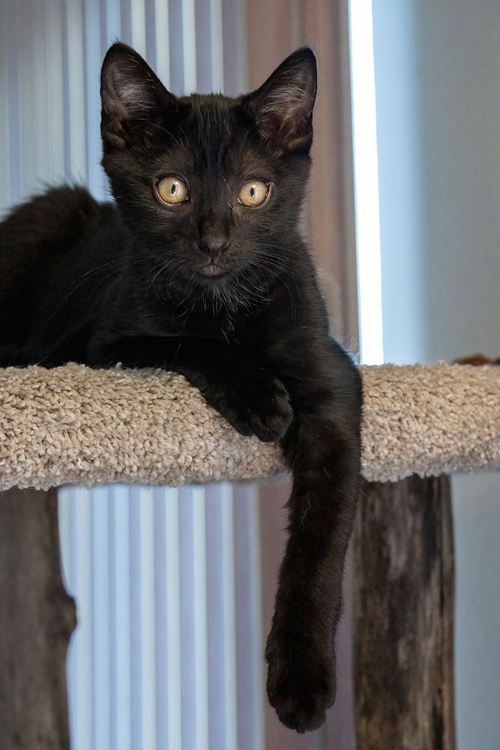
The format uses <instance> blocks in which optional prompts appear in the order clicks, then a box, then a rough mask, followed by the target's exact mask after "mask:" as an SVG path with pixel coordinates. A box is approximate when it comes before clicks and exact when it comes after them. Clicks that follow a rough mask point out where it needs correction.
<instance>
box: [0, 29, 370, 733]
mask: <svg viewBox="0 0 500 750" xmlns="http://www.w3.org/2000/svg"><path fill="white" fill-rule="evenodd" d="M101 93H102V101H103V114H102V136H103V150H104V157H103V165H104V168H105V170H106V172H107V173H108V175H109V179H110V183H111V187H112V192H113V195H114V198H115V199H116V205H112V204H107V205H102V204H98V203H96V202H95V201H94V200H93V198H92V197H91V196H90V195H89V194H88V193H87V192H86V191H85V190H83V189H72V188H68V187H61V188H57V189H54V190H50V191H49V192H48V193H46V194H45V195H43V196H41V197H38V198H35V199H34V200H32V201H31V202H30V203H27V204H25V205H23V206H20V207H19V208H17V209H15V210H14V211H13V212H12V213H11V214H10V216H9V217H8V218H7V219H6V220H5V221H4V222H3V224H1V225H0V364H2V365H4V366H5V365H9V364H14V365H18V366H23V365H28V364H32V363H39V364H42V365H45V366H47V367H52V366H55V365H59V364H63V363H65V362H68V361H70V360H72V361H77V362H82V363H85V364H88V365H91V366H94V367H102V366H104V367H107V366H111V365H113V364H115V363H116V362H118V361H119V362H122V363H123V365H124V366H127V367H144V366H159V367H164V368H167V369H173V370H175V371H177V372H180V373H182V374H183V375H185V376H186V377H187V379H188V380H189V381H190V382H191V383H192V384H193V385H195V386H196V387H198V388H199V389H200V391H201V392H202V394H203V395H204V397H205V398H206V400H207V401H208V402H209V403H210V404H212V406H214V407H215V408H216V409H218V410H219V411H220V412H221V414H223V415H224V416H225V417H226V418H227V419H228V420H229V422H230V423H231V424H232V425H234V427H235V428H236V429H237V430H239V431H240V432H241V433H243V434H245V435H249V434H252V433H253V434H256V435H257V436H258V437H259V438H260V439H261V440H280V441H281V444H282V446H283V449H284V453H285V457H286V461H287V463H288V465H289V466H290V468H291V470H292V472H293V492H292V496H291V498H290V503H289V531H290V535H289V540H288V545H287V549H286V553H285V557H284V560H283V564H282V567H281V572H280V580H279V589H278V593H277V598H276V611H275V614H274V619H273V625H272V629H271V633H270V635H269V639H268V643H267V649H266V659H267V662H268V665H269V671H268V680H267V688H268V695H269V699H270V701H271V703H272V705H273V706H274V708H275V709H276V711H277V713H278V716H279V718H280V720H281V721H282V722H283V723H284V724H286V726H288V727H291V728H293V729H296V730H297V731H299V732H303V731H306V730H312V729H315V728H316V727H318V726H320V724H321V723H322V722H323V721H324V714H325V709H326V708H327V707H328V706H330V705H331V704H332V702H333V700H334V696H335V653H334V634H335V630H336V626H337V622H338V619H339V615H340V610H341V585H342V569H343V563H344V556H345V552H346V548H347V543H348V539H349V535H350V532H351V527H352V522H353V516H354V511H355V506H356V499H357V494H358V485H359V475H360V474H359V472H360V419H361V382H360V377H359V374H358V372H357V370H356V368H355V367H354V365H353V363H352V361H351V359H350V357H349V356H348V355H347V354H346V353H345V352H344V350H343V349H342V348H341V347H340V345H339V344H337V343H336V342H334V341H333V340H332V339H331V338H329V334H328V320H327V313H326V309H325V305H324V302H323V299H322V297H321V295H320V292H319V290H318V284H317V279H316V275H315V270H314V266H313V263H312V260H311V257H310V255H309V252H308V250H307V248H306V246H305V244H304V242H303V240H302V238H301V236H300V233H299V228H298V224H299V216H300V211H301V205H302V201H303V198H304V190H305V186H306V181H307V177H308V173H309V167H310V157H309V151H310V146H311V142H312V108H313V104H314V98H315V93H316V64H315V59H314V56H313V54H312V52H311V51H310V50H309V49H301V50H298V51H297V52H296V53H294V54H293V55H291V56H290V57H289V58H287V60H285V62H284V63H282V65H281V66H280V67H279V68H278V69H277V71H275V73H274V74H273V75H272V76H271V77H270V78H269V79H268V81H266V83H265V84H264V85H263V86H262V87H261V88H260V89H259V90H258V91H256V92H254V93H253V94H249V95H246V96H242V97H240V98H238V99H229V98H226V97H224V96H221V95H209V96H198V95H193V96H190V97H184V98H176V97H174V96H173V95H171V94H170V93H169V92H167V90H166V89H165V88H164V87H163V86H162V84H161V83H160V82H159V80H158V79H157V78H156V76H155V75H154V73H153V72H152V71H151V69H150V68H149V67H148V66H147V65H146V63H145V62H144V61H143V60H142V58H140V57H139V55H137V54H136V53H135V52H134V51H133V50H131V49H130V48H128V47H126V46H125V45H121V44H115V45H113V47H111V49H110V50H109V51H108V54H107V55H106V58H105V61H104V64H103V71H102V86H101ZM167 175H175V176H176V177H177V178H180V179H182V180H183V181H184V183H185V184H186V185H187V187H188V190H189V200H187V201H185V202H183V203H181V204H179V205H176V206H166V205H163V204H162V203H161V201H160V200H159V199H158V198H157V197H155V185H156V184H157V182H158V180H159V179H161V178H162V177H165V176H167ZM249 180H260V181H262V182H263V183H265V184H266V185H268V186H269V191H270V192H269V196H268V198H267V200H266V202H265V203H264V204H263V205H262V206H260V207H259V208H248V207H246V206H244V205H242V204H241V203H240V202H239V201H238V194H239V191H240V189H241V187H242V185H243V184H244V183H245V182H248V181H249ZM208 266H210V269H209V270H208V271H207V270H206V269H207V268H208ZM212 272H213V273H212ZM210 273H212V275H207V274H210Z"/></svg>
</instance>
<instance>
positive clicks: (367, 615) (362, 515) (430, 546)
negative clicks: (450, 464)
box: [354, 477, 455, 750]
mask: <svg viewBox="0 0 500 750" xmlns="http://www.w3.org/2000/svg"><path fill="white" fill-rule="evenodd" d="M354 548H355V552H354V556H355V573H354V579H355V581H354V587H355V592H354V622H355V629H356V632H355V691H356V733H357V742H358V747H359V748H360V750H387V749H388V748H391V749H392V748H394V750H396V748H397V750H415V749H416V748H418V750H455V719H454V692H453V688H454V685H453V608H454V561H453V531H452V517H451V497H450V481H449V479H448V478H447V477H439V478H429V479H421V478H418V477H410V478H409V479H405V480H403V481H401V482H397V483H394V484H377V483H373V484H365V486H364V492H363V495H362V501H361V504H360V509H359V514H358V517H357V521H356V526H355V532H354Z"/></svg>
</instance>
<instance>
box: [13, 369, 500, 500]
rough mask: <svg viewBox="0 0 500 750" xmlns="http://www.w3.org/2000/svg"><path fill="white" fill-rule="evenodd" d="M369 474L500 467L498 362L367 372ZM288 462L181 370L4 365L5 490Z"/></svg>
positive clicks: (265, 472) (265, 471) (180, 478)
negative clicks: (244, 432)
mask: <svg viewBox="0 0 500 750" xmlns="http://www.w3.org/2000/svg"><path fill="white" fill-rule="evenodd" d="M362 372H363V381H364V389H365V412H364V428H363V472H364V475H365V477H366V478H367V479H368V480H378V481H387V480H396V479H400V478H403V477H405V476H408V475H410V474H413V473H416V474H420V475H422V476H425V475H437V474H441V473H451V472H457V471H458V472H465V471H473V470H479V469H485V468H498V467H500V368H499V367H494V366H488V365H487V366H484V367H473V366H470V365H447V364H444V363H438V364H436V365H432V366H422V365H411V366H405V367H397V366H393V365H383V366H381V367H364V368H362ZM282 469H283V465H282V461H281V455H280V451H279V449H278V448H277V446H275V445H269V444H264V443H261V442H260V441H259V440H257V439H256V438H244V437H242V436H241V435H239V434H238V433H236V432H235V431H234V430H233V429H232V428H231V427H230V426H229V425H228V424H227V422H225V420H224V419H223V418H222V417H221V416H220V415H219V414H217V413H216V412H215V411H214V410H213V409H211V408H210V407H208V406H207V405H206V404H205V402H204V400H203V398H202V397H201V396H200V394H199V393H198V391H196V390H195V389H194V388H192V387H191V386H189V385H188V384H187V382H186V381H185V380H184V378H182V377H181V376H179V375H173V374H171V373H166V372H159V371H154V372H153V371H147V370H127V371H121V370H90V369H88V368H86V367H82V366H80V365H66V366H65V367H59V368H55V369H53V370H45V369H43V368H41V367H28V368H25V369H15V368H6V369H3V370H2V369H0V490H4V489H8V488H9V487H13V486H18V487H36V488H40V489H44V488H48V487H51V486H58V485H61V484H84V485H87V486H94V485H97V484H105V483H110V482H126V483H141V484H150V485H170V486H178V485H181V484H187V483H193V482H208V481H213V480H218V479H237V478H238V479H247V478H251V477H255V478H259V477H266V476H270V475H273V474H276V473H277V472H279V471H280V470H282Z"/></svg>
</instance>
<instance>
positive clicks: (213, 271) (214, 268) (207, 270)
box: [200, 261, 227, 278]
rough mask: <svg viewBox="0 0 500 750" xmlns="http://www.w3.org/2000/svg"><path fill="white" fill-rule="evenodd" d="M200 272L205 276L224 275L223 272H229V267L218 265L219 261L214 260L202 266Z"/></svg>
mask: <svg viewBox="0 0 500 750" xmlns="http://www.w3.org/2000/svg"><path fill="white" fill-rule="evenodd" d="M200 273H201V274H203V276H208V277H209V278H213V277H215V276H222V274H224V273H227V269H226V268H222V266H219V265H217V263H214V262H213V261H210V262H209V263H206V264H205V265H204V266H202V267H201V268H200Z"/></svg>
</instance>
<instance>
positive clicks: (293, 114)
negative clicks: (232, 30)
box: [243, 47, 317, 151]
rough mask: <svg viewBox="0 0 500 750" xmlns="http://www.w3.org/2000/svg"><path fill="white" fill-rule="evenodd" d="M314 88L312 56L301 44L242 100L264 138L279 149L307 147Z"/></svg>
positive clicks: (314, 78)
mask: <svg viewBox="0 0 500 750" xmlns="http://www.w3.org/2000/svg"><path fill="white" fill-rule="evenodd" d="M316 90H317V69H316V58H315V56H314V53H313V51H312V50H311V49H310V48H309V47H302V48H301V49H298V50H297V51H296V52H294V53H293V54H291V55H290V56H289V57H287V58H286V60H284V61H283V62H282V63H281V65H280V66H279V67H278V68H277V69H276V70H275V71H274V73H272V75H271V76H270V77H269V78H268V79H267V81H266V82H265V83H264V84H263V85H262V86H261V87H260V88H259V89H257V91H254V92H253V93H252V94H249V95H248V96H247V97H245V98H244V100H243V106H244V107H245V109H246V110H247V112H248V113H249V114H250V115H251V117H253V119H254V120H255V121H256V123H257V128H258V130H259V133H260V135H261V137H262V138H264V140H267V141H270V142H272V143H274V144H275V145H277V146H278V147H279V148H280V149H282V150H283V151H295V150H296V149H299V148H301V149H302V150H307V151H308V150H309V148H310V147H311V143H312V112H313V107H314V101H315V99H316Z"/></svg>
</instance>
